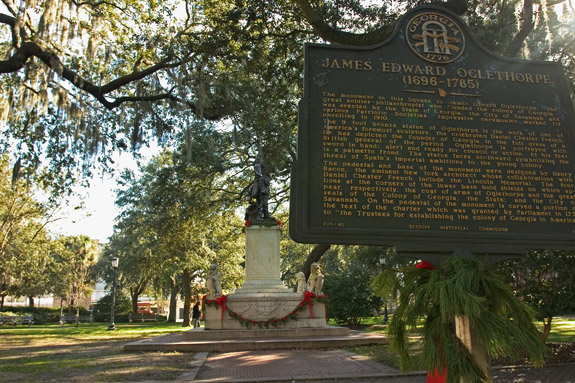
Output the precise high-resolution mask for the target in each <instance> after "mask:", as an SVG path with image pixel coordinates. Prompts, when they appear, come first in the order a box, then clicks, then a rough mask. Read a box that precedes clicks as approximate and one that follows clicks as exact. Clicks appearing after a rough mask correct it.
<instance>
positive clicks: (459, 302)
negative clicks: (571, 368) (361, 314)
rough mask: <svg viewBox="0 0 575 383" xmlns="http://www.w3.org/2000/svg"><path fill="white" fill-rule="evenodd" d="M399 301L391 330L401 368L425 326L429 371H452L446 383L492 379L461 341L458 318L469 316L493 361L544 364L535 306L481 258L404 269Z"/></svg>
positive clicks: (424, 357)
mask: <svg viewBox="0 0 575 383" xmlns="http://www.w3.org/2000/svg"><path fill="white" fill-rule="evenodd" d="M401 271H402V273H403V278H402V280H401V283H400V281H399V278H396V286H395V288H397V289H398V291H399V294H400V298H399V306H398V308H397V310H396V311H395V313H394V315H393V317H392V319H391V321H390V324H389V328H388V332H389V335H390V337H391V338H392V339H391V347H392V349H394V350H395V351H396V352H397V353H398V354H399V357H400V364H401V367H402V369H406V368H408V367H411V366H412V362H411V358H410V355H409V344H408V330H409V329H414V328H415V327H416V326H417V325H418V324H421V319H423V320H424V323H423V333H422V339H421V342H422V363H423V365H424V366H425V368H426V369H427V370H428V371H434V370H435V369H437V370H438V371H443V369H444V368H446V369H447V383H460V382H462V381H464V382H466V383H480V382H488V381H489V379H488V378H487V377H486V376H485V375H484V374H483V372H482V371H481V369H480V368H479V366H477V365H476V363H475V362H474V359H473V357H472V355H471V354H470V353H469V352H468V351H467V349H466V348H465V346H464V345H463V344H462V343H461V341H460V340H459V339H458V338H457V336H456V333H455V318H456V317H457V316H466V317H468V318H469V322H470V325H471V328H473V329H475V331H476V332H477V336H478V337H479V339H480V340H481V341H483V343H484V344H485V345H486V348H487V350H488V353H489V355H490V356H491V357H500V356H507V357H510V358H512V359H517V358H519V357H521V356H523V353H525V354H527V355H528V356H529V358H530V359H531V362H532V363H533V364H534V365H535V366H541V365H542V364H543V362H544V355H545V350H546V348H545V345H544V344H543V342H541V340H540V339H539V337H538V334H537V328H536V327H535V325H534V312H533V310H532V308H531V307H529V306H528V305H527V304H525V303H523V302H522V301H520V300H519V299H518V298H517V297H515V296H514V294H513V291H512V290H511V288H510V286H508V285H507V284H505V283H504V282H502V281H501V279H499V278H498V277H497V276H495V275H494V274H493V272H492V271H491V270H490V269H488V268H487V267H486V266H485V265H484V264H483V263H482V262H480V261H478V260H477V259H474V258H471V257H466V256H463V255H459V254H457V255H453V256H451V257H449V258H447V259H446V260H444V261H443V262H442V264H441V266H440V268H437V269H435V268H405V269H402V270H401Z"/></svg>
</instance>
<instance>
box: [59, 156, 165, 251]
mask: <svg viewBox="0 0 575 383" xmlns="http://www.w3.org/2000/svg"><path fill="white" fill-rule="evenodd" d="M158 152H159V148H158V147H156V146H153V147H152V148H146V149H141V150H140V154H141V156H142V159H141V163H144V164H145V163H146V162H148V160H149V159H150V158H151V157H152V156H153V155H154V154H156V153H158ZM114 162H115V163H116V164H117V169H118V171H117V172H115V173H114V174H107V175H104V176H103V175H102V174H96V175H95V176H94V177H93V178H92V179H91V181H90V188H78V189H76V190H75V192H76V195H77V196H75V197H74V198H72V199H71V200H70V202H69V203H68V204H67V206H64V207H63V208H62V212H61V214H59V216H62V217H63V218H62V219H59V220H58V221H56V222H53V223H51V224H50V225H49V226H48V228H49V230H50V231H51V232H52V233H55V234H63V235H87V236H88V237H90V238H91V239H97V240H99V241H100V243H107V242H108V237H110V236H111V235H112V233H113V232H114V219H115V218H116V216H117V214H118V212H119V210H118V208H117V207H116V206H115V204H114V201H115V199H116V193H115V192H114V190H115V189H116V188H117V184H116V178H117V176H118V174H119V171H121V170H122V169H126V168H128V169H133V170H136V169H137V163H136V160H134V158H133V157H132V155H131V154H130V153H124V154H122V155H119V156H115V158H114ZM82 200H83V202H84V208H83V209H75V207H76V206H78V205H79V204H80V203H81V202H82Z"/></svg>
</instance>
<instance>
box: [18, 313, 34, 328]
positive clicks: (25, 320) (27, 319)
mask: <svg viewBox="0 0 575 383" xmlns="http://www.w3.org/2000/svg"><path fill="white" fill-rule="evenodd" d="M18 323H19V324H27V325H28V327H31V326H32V324H34V316H33V315H24V316H21V317H19V319H18Z"/></svg>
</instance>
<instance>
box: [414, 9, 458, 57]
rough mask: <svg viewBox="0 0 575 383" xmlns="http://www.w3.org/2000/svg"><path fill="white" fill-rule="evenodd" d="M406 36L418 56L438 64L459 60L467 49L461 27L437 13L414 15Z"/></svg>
mask: <svg viewBox="0 0 575 383" xmlns="http://www.w3.org/2000/svg"><path fill="white" fill-rule="evenodd" d="M405 35H406V40H407V44H408V45H409V47H410V48H411V50H412V51H413V52H414V53H415V54H416V55H418V56H419V57H421V58H422V59H424V60H426V61H429V62H432V63H436V64H447V63H450V62H453V61H455V60H457V59H458V58H459V57H460V56H461V55H462V54H463V50H464V48H465V37H464V36H463V32H462V31H461V29H460V28H459V25H457V23H456V22H455V21H453V20H452V19H450V18H449V17H447V16H445V15H443V14H440V13H436V12H424V13H419V14H416V15H414V16H413V17H412V18H411V20H409V22H408V23H407V28H406V34H405Z"/></svg>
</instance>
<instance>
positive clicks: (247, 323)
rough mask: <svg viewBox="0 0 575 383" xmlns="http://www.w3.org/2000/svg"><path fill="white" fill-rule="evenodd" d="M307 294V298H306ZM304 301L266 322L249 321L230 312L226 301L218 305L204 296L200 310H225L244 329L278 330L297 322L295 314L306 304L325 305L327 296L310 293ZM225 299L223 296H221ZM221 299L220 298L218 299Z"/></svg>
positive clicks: (306, 305) (305, 306) (214, 300)
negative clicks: (282, 314)
mask: <svg viewBox="0 0 575 383" xmlns="http://www.w3.org/2000/svg"><path fill="white" fill-rule="evenodd" d="M308 294H309V296H308ZM304 296H305V298H304V300H302V301H301V302H300V303H299V304H298V305H297V306H296V308H295V309H293V310H292V311H290V312H289V313H288V314H287V315H285V316H283V317H281V318H270V319H267V320H253V319H249V318H244V317H243V316H242V315H240V314H238V313H236V312H235V311H233V310H231V309H230V308H229V306H228V305H227V303H225V302H226V300H225V299H224V300H223V303H222V302H220V303H218V301H217V299H207V298H206V296H204V297H202V309H203V310H205V307H207V306H210V307H216V308H218V309H223V310H226V311H227V312H228V315H229V316H230V317H231V318H233V319H235V320H237V321H238V322H240V324H241V325H242V326H243V327H245V328H246V329H248V330H249V329H251V328H252V327H259V328H264V327H265V328H270V326H272V327H275V328H278V327H280V326H281V325H283V324H285V323H286V322H289V321H290V320H297V313H298V312H300V311H302V310H304V309H306V308H308V307H309V306H308V304H309V303H308V302H311V300H315V301H317V302H319V303H323V304H327V294H324V295H321V296H318V295H315V294H312V293H306V294H305V295H304ZM223 297H225V295H224V296H223ZM220 299H221V298H220ZM204 316H205V311H204Z"/></svg>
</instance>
